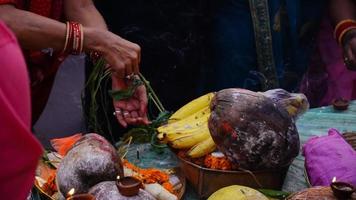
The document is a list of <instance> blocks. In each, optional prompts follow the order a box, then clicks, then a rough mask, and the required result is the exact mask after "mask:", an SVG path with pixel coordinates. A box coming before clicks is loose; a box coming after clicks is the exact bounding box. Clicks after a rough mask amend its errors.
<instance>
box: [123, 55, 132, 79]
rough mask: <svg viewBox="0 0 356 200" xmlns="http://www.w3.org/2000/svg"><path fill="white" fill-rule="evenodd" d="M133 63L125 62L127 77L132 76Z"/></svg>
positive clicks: (128, 60)
mask: <svg viewBox="0 0 356 200" xmlns="http://www.w3.org/2000/svg"><path fill="white" fill-rule="evenodd" d="M132 64H133V63H132V61H131V60H130V59H127V60H126V61H125V77H127V76H130V75H132V73H133V70H132V68H133V67H132Z"/></svg>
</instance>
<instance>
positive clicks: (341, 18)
mask: <svg viewBox="0 0 356 200" xmlns="http://www.w3.org/2000/svg"><path fill="white" fill-rule="evenodd" d="M329 13H330V18H331V20H332V23H333V25H334V27H335V28H334V37H335V40H336V41H337V42H338V44H339V45H340V46H341V47H342V49H343V54H344V62H345V65H346V67H347V68H348V69H349V70H356V4H355V1H353V0H330V2H329Z"/></svg>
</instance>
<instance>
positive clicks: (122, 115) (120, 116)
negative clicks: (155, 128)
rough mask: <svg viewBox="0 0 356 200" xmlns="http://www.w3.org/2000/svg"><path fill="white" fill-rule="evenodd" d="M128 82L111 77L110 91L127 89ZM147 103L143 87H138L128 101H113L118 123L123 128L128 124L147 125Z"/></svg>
mask: <svg viewBox="0 0 356 200" xmlns="http://www.w3.org/2000/svg"><path fill="white" fill-rule="evenodd" d="M130 82H131V81H130V80H127V79H119V78H117V77H116V76H112V89H113V90H123V89H127V88H128V85H129V84H130ZM147 102H148V101H147V94H146V87H145V86H144V85H140V86H138V87H137V88H136V90H135V92H134V94H133V95H132V97H131V98H129V99H124V100H120V101H116V100H113V103H114V109H115V112H114V113H115V116H116V118H117V120H118V121H119V123H120V124H121V125H122V126H123V127H127V125H129V124H130V125H138V124H144V125H147V124H149V123H150V122H149V120H148V118H147Z"/></svg>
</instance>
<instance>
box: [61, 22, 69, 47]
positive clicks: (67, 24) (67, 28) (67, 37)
mask: <svg viewBox="0 0 356 200" xmlns="http://www.w3.org/2000/svg"><path fill="white" fill-rule="evenodd" d="M68 40H69V22H66V39H65V42H64V47H63V50H62V53H64V52H65V51H66V49H67V45H68Z"/></svg>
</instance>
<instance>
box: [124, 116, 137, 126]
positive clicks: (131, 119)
mask: <svg viewBox="0 0 356 200" xmlns="http://www.w3.org/2000/svg"><path fill="white" fill-rule="evenodd" d="M125 121H126V123H127V124H130V125H137V124H138V120H137V119H136V118H126V119H125Z"/></svg>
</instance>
